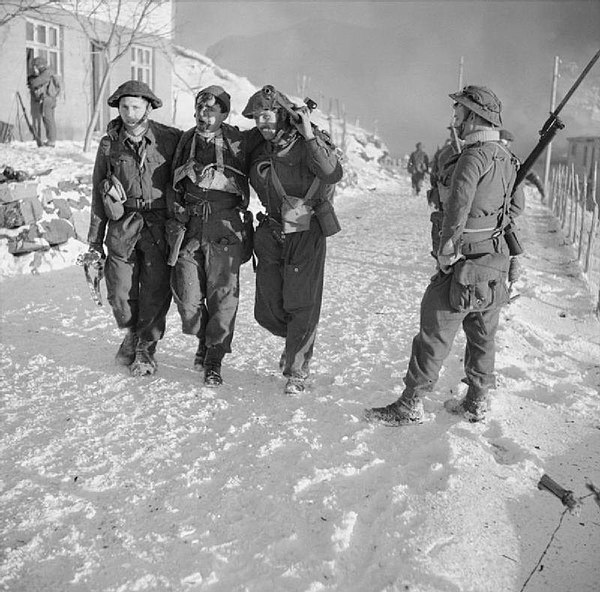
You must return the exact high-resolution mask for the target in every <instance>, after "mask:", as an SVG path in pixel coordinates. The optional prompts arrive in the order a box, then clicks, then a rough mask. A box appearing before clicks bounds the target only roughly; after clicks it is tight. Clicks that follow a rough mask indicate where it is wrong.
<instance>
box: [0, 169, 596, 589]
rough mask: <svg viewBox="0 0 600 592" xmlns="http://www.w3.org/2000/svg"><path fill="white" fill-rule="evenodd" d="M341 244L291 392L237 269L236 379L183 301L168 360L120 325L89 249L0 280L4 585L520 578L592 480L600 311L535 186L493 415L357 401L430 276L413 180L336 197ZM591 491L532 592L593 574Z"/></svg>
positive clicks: (379, 381)
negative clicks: (409, 419)
mask: <svg viewBox="0 0 600 592" xmlns="http://www.w3.org/2000/svg"><path fill="white" fill-rule="evenodd" d="M339 210H340V218H341V221H342V225H343V227H344V230H343V232H342V233H340V234H339V235H337V236H336V237H334V238H332V239H330V240H329V246H328V248H329V256H328V263H327V275H326V288H325V290H326V296H325V300H324V306H323V315H322V322H321V326H320V332H319V336H318V338H317V346H316V352H315V362H314V365H313V372H314V376H313V378H312V380H311V384H310V388H309V390H308V392H306V393H305V394H304V395H303V396H302V397H299V398H290V397H286V396H284V395H282V388H283V384H284V382H283V379H282V377H281V376H280V375H279V371H278V360H279V354H280V352H281V347H282V342H281V341H280V340H279V339H276V338H274V337H272V336H270V335H269V334H267V333H266V332H265V331H264V330H262V329H260V328H259V327H258V326H257V325H256V324H255V322H254V321H253V318H252V305H253V295H254V288H253V280H254V278H253V273H252V269H251V266H250V265H246V266H245V267H244V269H243V278H242V280H243V281H242V302H241V306H240V312H239V316H238V325H237V332H236V337H235V340H234V353H233V354H231V355H230V356H228V357H227V358H226V360H225V364H224V368H223V375H224V379H225V385H224V386H222V387H221V388H218V389H214V388H206V387H204V386H202V384H201V376H200V375H199V374H197V373H195V372H194V371H193V370H192V369H191V364H192V358H193V353H194V350H195V344H194V343H193V340H192V339H191V338H190V337H187V336H184V335H182V334H181V332H180V328H179V322H178V317H177V312H176V310H175V308H174V307H173V308H172V310H171V312H170V315H169V326H168V330H167V334H166V336H165V339H164V340H163V341H162V342H161V343H160V344H159V350H158V354H157V360H158V362H159V372H158V374H157V375H156V376H155V377H145V378H141V379H140V378H132V377H130V376H129V375H128V373H127V372H126V370H123V369H121V368H118V367H115V366H114V365H113V356H114V353H115V351H116V349H117V347H118V344H119V342H120V335H119V333H118V331H117V330H116V329H115V327H114V323H113V320H112V317H111V315H110V314H109V310H108V308H107V307H106V306H104V307H103V308H96V307H94V305H93V303H92V301H91V299H90V298H89V295H88V292H87V287H86V285H85V282H84V280H83V277H82V276H83V274H82V272H81V269H80V268H76V267H70V268H67V269H64V270H59V271H54V272H51V273H47V274H41V275H38V276H28V277H14V278H8V279H5V280H3V281H2V282H1V283H0V289H1V290H2V299H1V303H2V304H1V306H2V311H1V332H2V335H1V337H2V340H1V344H0V351H1V354H2V362H1V366H0V372H1V374H2V378H3V380H2V387H1V388H2V399H3V406H2V424H3V430H2V435H1V438H0V562H1V563H0V589H3V590H10V591H11V592H17V591H19V592H35V591H44V592H69V591H73V592H75V591H76V592H97V591H98V592H99V591H103V592H133V591H136V592H137V591H150V590H152V591H159V592H164V591H176V592H188V591H190V592H191V591H193V592H200V591H205V590H206V591H210V592H213V591H214V592H217V591H218V592H270V591H273V592H287V591H290V592H318V591H339V592H384V591H385V592H392V591H400V590H410V591H411V592H457V591H460V592H467V591H472V592H513V591H514V592H520V591H521V590H523V588H522V587H523V585H524V583H525V581H526V580H527V578H528V577H529V575H530V573H531V572H532V570H534V568H535V566H536V563H537V562H538V560H539V559H540V557H541V556H542V553H543V552H544V549H545V547H546V545H547V544H548V543H549V541H550V540H551V536H552V533H553V531H554V530H555V529H556V528H557V526H558V525H559V520H560V518H561V514H562V512H563V510H564V508H563V506H562V505H561V503H560V501H559V500H558V499H557V498H555V497H553V496H552V495H550V494H549V493H548V492H543V491H539V490H538V489H537V482H538V480H539V478H540V476H541V475H542V473H544V472H546V473H548V474H549V475H550V476H552V477H553V478H555V479H556V480H557V481H559V482H560V483H561V484H562V485H564V486H565V487H567V488H568V489H572V490H573V491H574V492H575V495H576V496H577V497H582V496H584V495H587V494H588V493H589V492H587V491H586V489H585V483H586V481H593V482H595V484H596V485H600V456H599V454H598V453H599V451H600V398H599V394H600V392H599V390H600V331H599V325H598V322H597V321H596V320H595V318H594V317H593V315H592V314H591V308H592V304H591V301H590V298H589V296H588V294H587V292H586V288H585V285H584V283H583V281H582V279H581V277H580V276H579V274H578V271H577V268H576V265H575V264H574V263H573V262H572V260H571V255H570V250H569V247H568V246H565V245H562V244H561V238H560V233H559V232H556V228H555V226H553V225H555V222H554V221H553V220H552V219H551V218H550V216H549V214H548V212H547V210H546V209H545V208H544V207H543V206H541V205H540V204H539V202H537V201H536V200H535V199H531V200H530V203H529V205H528V211H527V215H526V221H525V223H524V224H522V226H523V227H524V235H525V243H526V245H527V254H526V255H525V256H524V257H523V264H524V267H525V273H524V278H523V279H522V280H521V281H520V283H519V291H520V292H521V297H520V298H519V299H518V300H516V301H515V302H514V303H513V304H511V305H510V306H509V307H508V308H507V309H506V311H505V313H503V320H502V329H501V332H500V336H499V347H498V360H497V369H498V373H499V386H498V389H497V391H496V393H495V398H494V403H493V408H492V413H491V417H490V419H489V421H488V422H487V423H486V424H484V425H480V424H467V423H464V422H461V421H459V420H458V419H457V418H456V417H453V416H450V415H448V414H447V413H446V412H445V411H444V410H443V407H442V402H443V400H444V399H446V398H447V397H448V396H449V395H450V393H451V392H456V389H457V388H459V389H460V388H461V387H460V386H459V381H460V378H461V376H462V372H461V358H462V345H463V344H464V340H463V338H462V337H459V338H458V339H457V343H456V344H455V349H454V351H453V355H452V357H451V358H450V359H449V360H448V365H447V367H446V369H445V371H444V373H443V375H442V377H441V379H440V382H439V384H438V389H437V391H436V392H434V393H432V395H431V396H430V397H428V398H427V399H426V401H425V408H426V412H427V414H428V421H427V422H426V423H425V424H423V425H422V426H415V427H409V428H400V429H394V428H384V427H379V426H372V425H369V424H366V423H364V422H362V421H361V419H360V417H361V413H362V409H363V407H367V406H371V405H375V404H387V403H389V402H391V401H392V400H393V399H394V398H395V397H396V396H398V394H399V392H400V390H401V386H402V376H403V374H404V370H405V366H406V362H407V360H408V355H409V352H410V343H411V340H412V337H413V334H414V333H415V331H416V330H417V326H418V306H419V301H420V297H421V294H422V292H423V290H424V288H425V286H426V284H427V282H428V279H429V276H430V275H431V274H432V273H433V270H434V264H433V259H432V258H431V257H430V256H429V255H428V252H429V248H430V247H429V222H428V219H429V211H428V209H427V205H426V203H425V200H424V198H422V197H421V198H416V197H413V196H411V195H410V190H409V188H408V185H407V184H406V182H405V181H402V182H400V183H399V184H398V189H397V191H395V192H392V191H390V189H389V188H388V192H387V193H382V192H381V191H371V192H369V193H368V194H366V195H365V194H363V195H354V196H352V195H348V196H344V201H343V203H341V204H340V208H339ZM599 543H600V508H599V507H598V506H597V505H595V504H594V502H593V499H592V498H590V497H586V498H585V499H584V500H583V503H582V507H581V512H580V514H579V516H575V515H572V514H566V515H565V517H564V519H563V521H562V523H561V526H560V528H559V529H558V531H557V533H556V535H555V538H554V540H553V542H552V544H551V545H550V547H549V549H548V551H547V553H546V554H545V556H544V558H543V560H542V564H541V565H543V568H540V567H538V568H537V570H536V571H535V573H534V574H533V576H532V577H531V579H530V580H529V582H528V583H527V585H526V587H525V588H524V589H525V590H526V591H527V592H541V591H544V592H564V591H567V590H571V591H573V592H575V591H576V592H592V591H597V589H598V588H597V586H598V582H599V581H600V568H599V567H598V565H599V564H598V561H597V558H598V548H599Z"/></svg>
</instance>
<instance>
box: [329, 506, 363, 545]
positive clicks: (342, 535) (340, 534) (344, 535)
mask: <svg viewBox="0 0 600 592" xmlns="http://www.w3.org/2000/svg"><path fill="white" fill-rule="evenodd" d="M357 518H358V515H357V513H356V512H347V513H346V514H344V517H343V518H342V524H341V526H336V527H335V528H334V532H333V536H332V537H331V540H332V541H333V545H334V547H335V550H336V551H337V552H338V553H341V552H342V551H345V550H346V549H347V548H348V547H349V546H350V541H351V540H352V533H353V532H354V526H355V525H356V520H357Z"/></svg>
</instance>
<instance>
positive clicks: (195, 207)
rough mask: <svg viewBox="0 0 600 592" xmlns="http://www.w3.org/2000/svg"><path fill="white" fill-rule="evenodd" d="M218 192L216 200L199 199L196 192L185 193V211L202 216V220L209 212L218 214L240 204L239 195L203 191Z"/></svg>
mask: <svg viewBox="0 0 600 592" xmlns="http://www.w3.org/2000/svg"><path fill="white" fill-rule="evenodd" d="M209 192H210V193H211V195H212V196H214V194H215V193H219V194H220V196H219V197H218V199H216V200H212V199H210V200H209V199H201V198H199V196H198V194H197V193H186V194H185V211H186V212H187V213H188V214H189V215H190V216H202V218H203V220H205V221H206V220H208V217H209V216H210V215H211V214H218V213H219V212H224V211H226V210H233V209H235V208H237V207H238V206H241V205H242V202H241V199H240V196H239V195H235V194H233V193H226V192H224V191H218V192H213V190H209V191H205V194H208V193H209Z"/></svg>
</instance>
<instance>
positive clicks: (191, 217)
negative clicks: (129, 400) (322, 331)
mask: <svg viewBox="0 0 600 592" xmlns="http://www.w3.org/2000/svg"><path fill="white" fill-rule="evenodd" d="M230 103H231V97H230V96H229V94H228V93H227V92H226V91H225V90H224V89H223V88H222V87H220V86H216V85H213V86H209V87H207V88H205V89H203V90H201V91H200V92H199V93H198V94H197V95H196V100H195V117H196V126H195V127H194V128H192V129H189V130H187V131H186V132H184V134H183V136H182V138H181V140H180V142H179V146H178V147H177V151H176V153H175V158H174V162H173V169H174V179H173V187H174V189H175V193H174V194H173V198H174V199H173V202H172V203H170V204H169V216H170V220H169V222H168V228H169V230H168V234H169V235H170V236H173V237H176V236H179V237H181V238H182V242H181V246H180V247H179V249H178V253H177V252H175V251H174V250H172V252H171V258H172V262H173V263H174V268H173V273H172V277H171V286H172V289H173V296H174V299H175V302H176V304H177V308H178V309H179V314H180V315H181V320H182V328H183V332H184V333H185V334H187V335H195V336H196V337H197V338H198V348H197V350H196V354H195V358H194V367H195V368H196V369H198V370H201V371H203V372H204V383H205V384H207V385H209V386H218V385H220V384H222V382H223V378H222V376H221V364H222V360H223V358H224V356H225V354H228V353H230V352H231V343H232V339H233V332H234V327H235V318H236V314H237V310H238V302H239V292H240V279H239V271H240V265H241V264H242V262H244V261H245V260H247V259H248V257H247V256H244V251H245V250H246V249H245V248H244V241H245V240H247V239H248V237H246V236H245V234H244V223H243V220H244V216H246V219H247V220H248V219H249V220H250V223H251V218H249V217H248V216H249V214H250V213H249V212H248V211H247V207H248V202H249V186H248V178H247V173H248V164H247V159H248V151H249V149H248V148H247V144H246V140H247V139H248V134H244V133H242V132H240V130H238V128H237V127H233V126H231V125H228V124H226V123H225V120H226V119H227V117H228V115H229V110H230ZM169 242H170V243H173V244H176V243H177V242H178V241H177V240H176V239H169Z"/></svg>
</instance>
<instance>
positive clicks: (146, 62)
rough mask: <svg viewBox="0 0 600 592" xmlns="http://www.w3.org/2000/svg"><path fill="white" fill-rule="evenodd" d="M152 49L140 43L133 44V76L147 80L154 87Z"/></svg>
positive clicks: (140, 79)
mask: <svg viewBox="0 0 600 592" xmlns="http://www.w3.org/2000/svg"><path fill="white" fill-rule="evenodd" d="M152 62H153V54H152V49H150V48H148V47H142V46H140V45H132V46H131V78H132V80H139V81H140V82H145V83H146V84H147V85H148V86H149V87H150V88H152Z"/></svg>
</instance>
